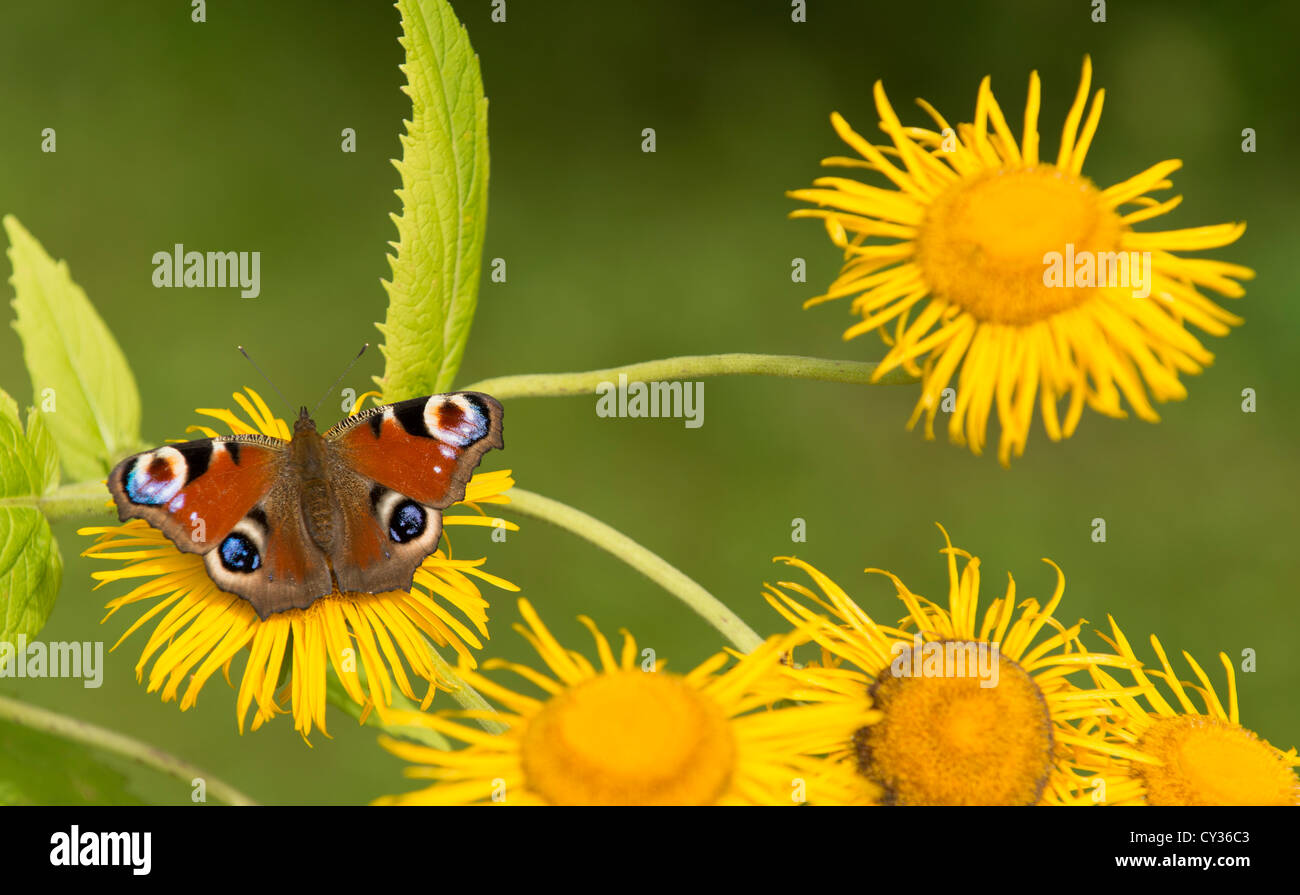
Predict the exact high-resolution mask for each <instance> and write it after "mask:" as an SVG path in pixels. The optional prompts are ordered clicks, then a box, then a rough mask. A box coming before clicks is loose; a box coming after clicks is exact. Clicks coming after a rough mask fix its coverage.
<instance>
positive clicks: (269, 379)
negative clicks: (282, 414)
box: [235, 345, 293, 408]
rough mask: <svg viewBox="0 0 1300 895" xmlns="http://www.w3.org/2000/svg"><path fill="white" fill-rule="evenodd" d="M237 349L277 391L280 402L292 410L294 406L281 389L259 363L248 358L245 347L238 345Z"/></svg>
mask: <svg viewBox="0 0 1300 895" xmlns="http://www.w3.org/2000/svg"><path fill="white" fill-rule="evenodd" d="M235 347H236V348H238V349H239V353H240V354H242V355H243V356H244V360H246V361H248V362H249V363H250V364H252V365H253V369H254V370H256V371H257V372H258V373H259V374H260V375H261V377H262V378H263V379H265V380H266V384H267V385H269V386H270V387H271V388H272V389H273V390H274V391H275V393H276V394H277V395H279V396H280V400H281V401H283V402H284V406H286V407H290V408H292V407H293V405H292V404H291V403H289V399H288V398H286V397H285V396H284V392H282V391H280V389H279V388H277V387H276V384H275V383H274V382H272V381H271V377H270V376H267V375H266V374H265V373H263V372H262V368H261V367H259V366H258V365H257V361H255V360H253V359H252V358H251V357H249V356H248V352H247V351H245V350H244V346H243V345H236V346H235Z"/></svg>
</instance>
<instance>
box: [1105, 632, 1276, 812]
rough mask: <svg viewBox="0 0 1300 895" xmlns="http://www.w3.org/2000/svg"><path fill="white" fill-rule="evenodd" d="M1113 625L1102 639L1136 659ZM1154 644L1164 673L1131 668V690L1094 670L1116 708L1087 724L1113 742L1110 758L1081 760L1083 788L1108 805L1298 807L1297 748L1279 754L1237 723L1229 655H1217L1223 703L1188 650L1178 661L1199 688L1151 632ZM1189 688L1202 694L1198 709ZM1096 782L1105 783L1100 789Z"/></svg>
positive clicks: (1127, 656)
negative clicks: (1224, 685)
mask: <svg viewBox="0 0 1300 895" xmlns="http://www.w3.org/2000/svg"><path fill="white" fill-rule="evenodd" d="M1110 625H1111V631H1112V632H1113V634H1114V638H1113V639H1112V638H1109V637H1105V640H1106V641H1107V642H1108V643H1110V644H1111V646H1112V647H1114V649H1115V651H1116V652H1117V653H1118V654H1119V655H1120V656H1122V657H1124V658H1127V659H1131V660H1133V661H1137V656H1136V654H1135V653H1134V651H1133V648H1132V647H1131V646H1130V645H1129V642H1128V640H1127V639H1125V637H1124V634H1123V632H1122V631H1121V630H1120V628H1119V626H1118V625H1117V624H1116V623H1115V620H1114V619H1113V618H1112V619H1111V620H1110ZM1103 637H1104V635H1103ZM1151 646H1152V647H1153V648H1154V649H1155V652H1156V655H1157V656H1158V657H1159V659H1160V669H1161V670H1155V669H1148V670H1144V669H1143V668H1142V667H1140V666H1138V667H1134V668H1133V669H1132V670H1131V674H1132V675H1133V678H1134V680H1135V682H1136V686H1135V687H1129V688H1121V687H1120V686H1119V684H1118V683H1117V682H1116V680H1115V679H1114V678H1113V677H1111V676H1110V675H1109V674H1107V673H1106V672H1104V671H1103V670H1102V669H1100V668H1097V669H1094V670H1093V676H1094V678H1095V679H1096V681H1097V683H1098V686H1100V687H1103V688H1106V689H1108V690H1110V691H1112V693H1113V696H1112V699H1113V702H1114V709H1115V710H1114V712H1113V714H1112V715H1111V716H1110V717H1108V718H1095V719H1091V724H1093V725H1095V726H1097V727H1098V728H1100V729H1102V730H1104V731H1105V732H1106V734H1107V735H1108V736H1109V737H1110V738H1111V739H1112V740H1113V741H1114V742H1115V743H1116V745H1115V746H1114V747H1113V748H1112V755H1111V758H1110V760H1103V761H1096V762H1086V763H1085V765H1084V766H1085V767H1086V769H1087V770H1090V771H1091V772H1092V773H1094V774H1095V775H1096V777H1094V778H1092V779H1080V781H1079V786H1080V789H1081V790H1086V791H1088V792H1092V793H1095V794H1096V796H1095V797H1096V798H1097V800H1098V801H1104V802H1105V803H1106V804H1109V805H1300V781H1298V780H1297V779H1296V773H1295V771H1294V770H1293V768H1295V767H1296V766H1297V765H1300V756H1298V755H1297V754H1296V750H1295V749H1294V748H1292V749H1290V750H1288V751H1286V752H1283V751H1282V750H1281V749H1278V748H1277V747H1276V746H1273V745H1271V744H1270V743H1269V742H1268V741H1267V740H1264V739H1262V738H1261V737H1259V736H1258V735H1257V734H1256V733H1255V732H1254V731H1252V730H1250V729H1248V728H1246V727H1242V726H1241V723H1240V716H1239V713H1238V707H1237V679H1236V674H1235V672H1234V670H1233V667H1232V662H1231V661H1229V659H1228V656H1227V655H1226V654H1225V653H1219V661H1220V662H1222V663H1223V667H1224V670H1225V671H1227V674H1228V703H1227V707H1226V708H1225V706H1224V703H1223V701H1222V700H1220V698H1219V695H1218V693H1216V692H1215V689H1214V685H1213V684H1212V683H1211V682H1210V678H1209V676H1208V675H1207V674H1206V673H1205V671H1203V670H1202V669H1201V666H1200V665H1198V664H1197V663H1196V660H1195V659H1193V658H1192V657H1191V655H1190V654H1188V653H1186V652H1184V653H1183V658H1184V659H1186V660H1187V664H1188V665H1189V666H1190V667H1191V669H1192V673H1193V674H1195V675H1196V679H1197V680H1198V681H1200V686H1196V685H1194V684H1190V683H1187V682H1184V681H1179V679H1178V676H1177V675H1176V674H1175V673H1174V669H1173V667H1172V666H1171V665H1170V664H1169V657H1168V656H1167V655H1166V654H1165V650H1164V647H1163V646H1161V644H1160V641H1159V640H1158V639H1156V637H1155V636H1154V635H1152V637H1151ZM1156 681H1162V682H1164V684H1165V686H1166V688H1167V691H1168V692H1170V693H1172V694H1173V696H1174V700H1175V701H1176V702H1177V705H1176V706H1175V705H1173V704H1171V703H1170V702H1169V701H1168V700H1166V699H1165V696H1164V694H1162V692H1161V688H1160V687H1159V686H1157V683H1156ZM1188 690H1191V691H1192V692H1194V693H1195V694H1196V695H1197V696H1198V697H1199V698H1200V702H1201V708H1200V709H1198V708H1197V707H1196V706H1195V705H1194V704H1193V702H1192V700H1191V698H1190V697H1189V695H1188ZM1098 780H1101V781H1104V784H1105V785H1104V789H1102V788H1100V787H1099V785H1098Z"/></svg>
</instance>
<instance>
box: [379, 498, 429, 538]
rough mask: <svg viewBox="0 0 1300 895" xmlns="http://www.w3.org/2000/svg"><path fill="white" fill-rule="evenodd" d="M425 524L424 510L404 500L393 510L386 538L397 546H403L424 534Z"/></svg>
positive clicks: (416, 504)
mask: <svg viewBox="0 0 1300 895" xmlns="http://www.w3.org/2000/svg"><path fill="white" fill-rule="evenodd" d="M425 524H426V518H425V512H424V508H423V507H422V506H420V505H419V504H418V503H416V502H415V501H413V500H404V501H402V502H401V503H399V504H398V505H397V506H396V507H395V508H394V509H393V515H392V516H391V517H390V519H389V522H388V536H389V537H391V538H392V539H393V540H394V541H395V542H397V543H398V544H405V543H407V542H408V541H413V540H415V539H416V538H418V537H419V536H420V535H422V534H424V527H425Z"/></svg>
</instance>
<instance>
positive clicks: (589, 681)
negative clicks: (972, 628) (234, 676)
mask: <svg viewBox="0 0 1300 895" xmlns="http://www.w3.org/2000/svg"><path fill="white" fill-rule="evenodd" d="M519 609H520V612H521V613H522V614H523V617H524V619H525V620H526V621H527V623H528V627H527V628H524V627H519V628H518V630H519V631H520V633H521V634H523V636H524V637H526V638H527V639H528V641H529V643H530V644H531V645H532V646H533V648H534V649H535V650H536V651H537V654H538V655H539V656H540V657H541V658H542V660H543V661H544V662H545V663H546V666H547V667H548V668H549V669H550V672H551V673H550V675H547V674H545V673H543V672H539V671H536V670H534V669H533V668H530V667H528V666H526V665H518V664H515V663H510V662H504V661H500V660H496V659H493V660H489V661H488V662H486V663H485V664H484V668H485V669H492V668H506V669H509V670H510V671H513V672H514V673H515V674H517V675H519V676H520V677H521V678H523V679H524V680H525V681H526V682H528V683H529V684H531V685H533V686H535V687H537V688H540V689H541V690H542V691H543V692H544V696H543V697H542V698H541V699H535V698H533V697H531V696H526V695H524V694H522V693H518V692H516V691H514V690H511V689H508V688H507V687H504V686H501V685H499V684H497V683H495V682H494V681H493V680H491V679H490V678H487V677H485V676H484V675H482V674H480V673H478V672H474V671H471V670H469V669H462V672H461V673H462V676H463V677H464V678H465V680H466V682H467V683H468V684H469V685H470V686H472V687H474V688H476V689H478V690H479V691H481V692H482V693H483V694H484V695H485V696H487V697H488V698H490V699H493V700H495V701H496V702H498V703H500V704H501V705H502V706H504V707H505V709H506V714H504V715H502V716H495V715H492V714H491V713H485V712H474V711H466V712H460V713H457V717H453V716H452V715H450V714H448V713H446V712H441V713H437V714H429V715H424V714H409V716H408V717H405V718H404V723H410V724H417V725H424V726H427V727H430V728H432V729H434V730H436V731H438V732H439V733H442V734H445V735H446V736H448V737H451V738H453V739H456V740H459V741H461V742H464V743H467V744H468V746H467V747H466V748H464V749H460V750H456V751H441V750H438V749H431V748H429V747H427V746H419V745H415V744H412V743H405V742H399V741H396V740H393V739H391V738H388V737H384V738H382V739H381V743H382V744H383V745H384V747H385V748H387V749H388V750H389V751H391V752H393V753H394V754H396V755H398V756H400V757H401V758H404V759H406V760H408V761H410V762H413V763H414V766H413V767H411V768H408V769H407V774H408V776H411V777H422V778H428V779H432V780H433V781H435V782H434V783H433V785H431V786H429V787H427V788H425V789H421V790H417V791H415V792H411V793H407V794H405V795H400V796H387V797H385V798H381V799H378V800H377V801H376V804H387V805H396V804H401V805H410V804H416V805H463V804H486V803H498V804H507V805H736V804H742V805H757V804H774V805H790V804H796V803H799V802H803V801H808V802H811V803H815V804H844V803H867V802H869V801H870V798H871V796H872V795H874V793H873V792H871V791H870V790H869V789H866V788H863V787H862V786H861V785H860V783H859V782H858V781H855V780H854V779H853V776H852V772H851V769H843V768H840V767H838V766H836V765H832V764H829V763H828V762H826V761H825V760H824V759H823V758H821V755H822V754H823V753H824V752H825V751H827V750H828V749H829V748H831V747H832V746H833V744H834V743H835V742H837V741H838V740H841V739H843V738H844V737H846V736H848V735H849V734H850V733H851V732H852V731H853V730H856V729H859V728H862V727H864V726H867V725H869V724H870V723H872V722H873V721H874V720H875V718H876V717H877V716H878V715H877V713H875V712H873V711H872V710H871V709H870V706H869V704H867V703H866V702H865V701H863V700H861V699H853V700H850V699H844V698H840V697H838V696H837V695H836V694H833V693H829V692H826V693H822V694H820V695H814V696H810V698H809V699H808V700H807V701H806V702H805V704H802V705H785V706H783V707H779V708H775V709H765V708H764V706H765V705H767V704H768V703H769V702H771V701H774V700H775V699H779V698H782V697H785V696H788V695H789V694H790V693H791V692H793V691H792V689H791V683H790V679H788V678H785V677H783V675H782V672H783V670H784V669H785V666H784V665H782V664H781V662H782V657H783V656H784V654H785V653H786V652H787V651H788V650H789V649H790V648H791V647H792V646H793V645H794V644H795V643H797V642H799V640H800V639H802V638H803V637H804V635H802V634H800V633H799V632H795V633H792V634H790V635H787V636H785V637H774V638H772V639H770V640H768V641H767V642H765V643H764V644H763V645H762V646H760V647H759V648H758V649H756V650H755V651H754V652H753V653H751V654H749V655H746V656H742V657H740V658H738V659H737V660H736V661H734V662H732V660H731V659H730V658H729V656H728V655H727V654H726V653H719V654H718V655H716V656H714V657H713V658H711V659H709V660H707V661H705V662H704V663H703V664H701V665H700V666H699V667H697V668H696V669H694V670H693V671H691V672H689V673H687V674H684V675H678V674H671V673H669V672H667V671H663V670H661V664H662V663H659V662H657V661H656V660H655V659H654V656H653V651H651V650H646V651H644V652H639V651H638V649H637V645H636V641H635V640H633V638H632V635H631V634H629V633H628V632H627V631H623V632H622V634H623V645H622V649H621V650H620V652H619V655H618V656H615V654H614V651H613V649H612V648H611V646H610V644H609V642H608V641H607V640H606V639H605V637H604V636H603V635H602V634H601V633H600V631H599V630H598V629H597V628H596V625H595V623H594V622H592V621H591V619H589V618H586V617H585V616H580V617H579V621H581V622H582V624H583V625H585V626H586V627H587V629H588V630H590V631H591V634H592V636H593V638H594V639H595V641H596V653H597V656H598V662H597V663H595V664H593V663H592V662H590V661H589V660H588V659H587V658H585V657H584V656H583V655H582V654H581V653H579V652H577V651H574V650H570V649H566V648H565V647H563V646H562V645H560V643H559V642H557V641H556V639H555V638H554V637H553V636H552V635H551V633H550V631H548V630H547V629H546V627H545V625H543V624H542V621H541V619H540V618H538V616H537V613H536V612H535V611H534V610H533V607H532V606H531V605H529V603H528V601H527V600H523V599H521V600H520V601H519ZM728 665H730V667H727V668H726V670H725V671H723V670H722V669H723V668H724V666H728ZM485 717H496V718H498V720H502V721H504V722H505V723H506V724H508V725H509V728H508V729H507V730H506V731H505V732H504V733H500V734H491V733H486V732H484V731H483V730H482V729H480V728H479V727H478V726H475V725H474V724H473V721H472V719H475V718H480V719H481V718H485Z"/></svg>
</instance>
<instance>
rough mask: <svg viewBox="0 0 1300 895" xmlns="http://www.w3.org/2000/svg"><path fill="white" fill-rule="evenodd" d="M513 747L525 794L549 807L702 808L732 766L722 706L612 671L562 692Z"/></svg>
mask: <svg viewBox="0 0 1300 895" xmlns="http://www.w3.org/2000/svg"><path fill="white" fill-rule="evenodd" d="M520 748H521V761H522V764H523V770H524V778H525V780H526V781H527V784H528V787H529V788H530V789H532V790H533V791H534V792H536V793H538V794H539V795H540V796H542V798H544V799H545V800H546V801H548V802H550V803H551V804H553V805H708V804H711V803H713V802H716V801H717V800H718V798H719V797H720V796H721V795H722V794H723V793H724V792H725V791H726V789H727V787H728V785H729V784H730V782H731V778H732V773H733V771H734V769H735V764H736V743H735V737H734V734H733V733H732V730H731V726H730V723H729V722H728V720H727V717H726V715H725V714H724V713H723V712H722V709H721V708H720V707H719V706H718V705H717V704H716V703H714V701H713V700H712V699H710V698H708V697H707V696H705V695H704V694H702V693H700V692H699V691H698V690H697V689H695V688H694V687H692V686H691V685H690V684H689V683H687V682H686V680H685V679H684V678H681V677H679V676H677V675H671V674H665V673H662V672H659V673H655V672H642V671H616V672H610V673H606V674H602V675H600V676H599V677H596V678H593V679H591V680H589V681H584V682H583V683H581V684H578V685H576V686H574V687H571V688H570V689H568V690H565V691H564V692H563V693H560V694H559V695H557V696H554V697H552V698H551V699H550V700H548V701H547V703H546V704H545V706H543V708H542V709H541V711H540V712H539V713H538V714H537V715H536V716H535V717H534V718H533V719H532V720H531V721H530V722H529V724H528V729H527V730H526V731H525V733H524V737H523V741H522V743H521V747H520Z"/></svg>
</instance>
